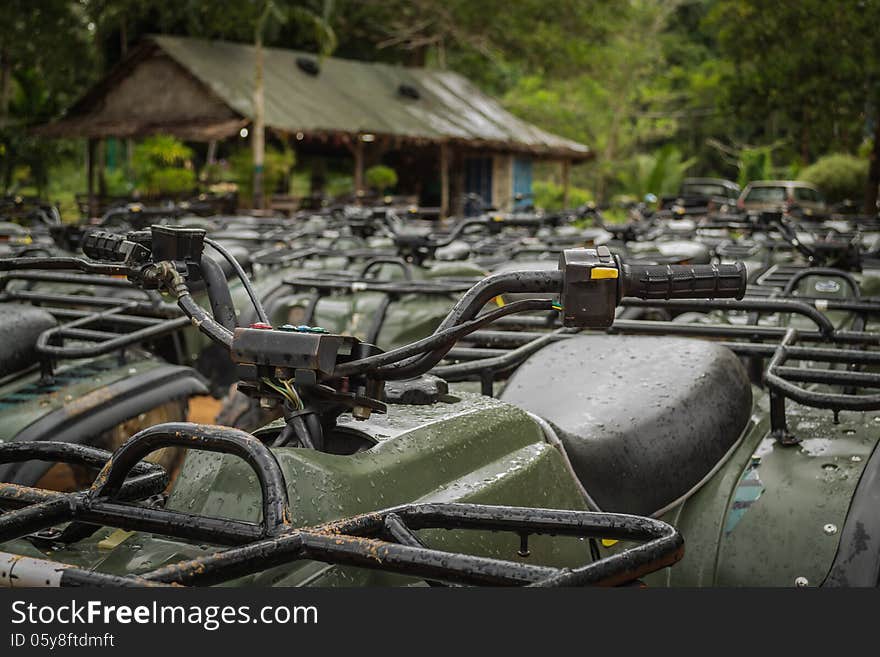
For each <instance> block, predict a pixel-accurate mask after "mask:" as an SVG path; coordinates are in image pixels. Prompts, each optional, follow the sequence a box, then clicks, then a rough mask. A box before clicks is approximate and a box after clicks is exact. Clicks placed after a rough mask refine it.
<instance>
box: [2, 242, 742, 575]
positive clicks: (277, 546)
mask: <svg viewBox="0 0 880 657" xmlns="http://www.w3.org/2000/svg"><path fill="white" fill-rule="evenodd" d="M203 239H204V233H203V232H202V231H197V230H186V229H176V230H175V229H169V228H163V227H154V228H153V229H152V231H151V232H150V233H149V234H145V233H138V234H132V235H129V236H128V238H127V239H126V238H123V237H112V236H106V235H105V236H101V237H99V238H98V239H96V240H91V243H90V244H86V249H85V251H86V253H87V254H88V255H89V256H90V257H92V258H93V261H86V260H76V261H64V262H62V263H59V267H70V268H75V269H78V270H80V271H84V272H86V273H88V274H92V275H94V274H101V275H111V276H114V275H116V276H118V275H125V276H127V277H129V278H130V279H131V280H132V281H134V282H135V283H136V284H138V285H139V286H141V287H144V288H147V289H160V290H163V291H167V292H168V293H170V294H172V295H173V297H174V298H176V300H177V303H178V305H179V307H180V308H181V309H182V310H183V312H184V313H185V314H186V315H187V316H188V317H189V318H190V319H191V321H193V323H195V324H197V325H198V326H199V328H200V330H202V331H203V332H204V333H205V334H206V335H208V336H209V337H211V339H212V340H215V341H217V342H218V343H220V344H222V345H225V346H226V347H227V348H228V349H229V351H230V353H231V354H232V357H233V359H234V360H235V361H236V362H237V364H238V371H239V376H240V384H239V388H240V389H241V390H243V391H245V392H247V393H248V394H250V395H252V396H254V397H256V398H258V399H260V400H261V402H263V403H265V404H267V405H272V404H277V405H281V406H283V408H284V413H283V415H284V417H283V419H282V420H281V421H279V422H277V423H274V424H272V425H270V426H267V427H264V428H262V429H261V430H259V431H257V432H255V433H254V434H247V433H245V432H242V431H240V430H236V429H231V428H224V427H216V426H204V425H194V424H187V423H169V424H160V425H156V426H154V427H151V428H148V429H145V430H144V431H142V432H140V433H138V434H137V435H135V436H134V437H132V438H131V439H130V441H129V442H127V443H126V444H125V445H124V446H123V447H121V448H120V449H119V450H117V451H116V453H115V454H113V455H111V454H109V453H106V452H99V451H97V450H87V449H82V448H77V447H76V446H72V445H70V444H68V443H59V442H55V441H44V442H40V443H21V444H11V445H3V446H0V461H5V462H22V461H31V460H34V459H37V460H48V461H50V462H52V461H58V460H62V461H74V462H77V463H80V464H84V465H90V466H92V467H95V468H97V469H100V473H99V474H98V476H97V477H96V479H95V480H94V483H93V484H92V486H91V487H90V488H89V489H88V490H87V491H85V492H82V493H75V494H58V493H51V492H47V491H45V490H41V489H36V488H29V487H22V486H16V485H11V484H6V485H2V486H0V506H2V507H3V508H5V509H9V510H8V511H7V512H6V513H4V514H3V515H2V516H0V540H2V541H3V550H5V551H6V554H4V555H3V558H4V559H8V563H9V564H10V565H12V566H13V569H12V575H13V577H20V578H21V579H20V580H15V579H12V580H11V583H13V584H19V583H24V584H28V585H37V584H39V585H46V584H48V585H82V584H88V585H156V584H169V583H177V584H217V583H234V584H258V585H370V584H413V583H427V584H438V583H468V584H539V585H574V584H596V583H598V584H622V583H628V582H632V581H634V580H638V579H640V578H642V577H644V576H646V575H647V574H648V573H650V572H653V571H656V570H658V569H661V568H664V567H666V566H668V565H671V564H672V563H674V562H675V561H676V560H678V559H679V558H680V556H681V549H682V544H681V537H680V535H679V534H678V533H677V532H676V531H675V530H674V529H672V528H671V526H670V525H669V524H668V523H666V522H663V521H658V520H652V519H648V518H645V517H634V516H632V515H629V514H613V513H612V514H608V513H605V512H600V511H597V510H595V507H596V504H595V501H594V500H593V498H592V497H591V495H590V493H589V492H587V488H585V486H584V484H583V483H582V482H581V480H580V479H579V478H578V475H577V474H576V471H575V470H574V466H573V461H572V459H571V458H570V457H569V453H568V452H567V450H566V449H565V448H564V447H563V445H562V443H561V442H560V440H559V436H558V435H557V433H556V432H555V431H554V430H553V429H552V427H551V426H550V425H549V424H548V423H547V422H546V421H545V420H543V419H541V418H540V417H538V416H536V415H532V414H530V413H529V412H527V411H526V410H523V409H522V408H520V407H518V406H516V405H513V404H510V403H506V402H504V401H499V400H495V399H491V398H488V397H482V396H480V395H476V394H469V393H456V394H450V392H449V390H448V388H447V386H446V384H445V382H443V381H442V380H440V379H438V378H436V377H431V376H428V375H426V373H427V372H428V371H429V370H431V369H432V368H433V367H434V366H435V365H436V364H437V363H439V362H440V360H441V359H442V358H443V357H444V356H445V355H446V354H447V353H448V352H449V350H450V349H451V348H452V347H453V345H454V344H455V342H456V341H457V340H458V339H460V338H463V337H464V336H466V335H468V334H469V333H472V332H474V331H476V330H478V329H480V328H482V327H484V326H487V325H489V324H491V323H492V322H493V321H496V320H498V319H501V318H504V317H507V316H511V315H513V314H515V313H518V312H524V311H550V310H552V309H554V308H558V311H559V312H560V313H561V314H562V317H563V322H564V323H565V324H566V325H567V326H569V327H571V328H570V329H569V330H578V329H579V328H582V327H605V326H608V325H609V324H610V323H611V322H612V321H613V318H614V310H615V307H616V306H617V304H618V302H619V301H620V299H621V298H622V297H623V296H637V297H644V298H653V297H656V298H666V297H673V298H690V297H697V298H703V297H718V298H724V297H737V296H741V295H742V293H743V292H744V290H745V276H744V270H743V269H742V267H741V266H739V265H726V266H718V267H716V266H707V267H680V268H675V267H669V266H663V267H654V266H629V265H626V264H625V263H622V262H621V261H620V260H619V259H618V258H616V257H615V256H613V255H611V254H610V252H608V251H607V250H603V249H601V248H600V249H597V250H589V249H576V250H571V251H568V252H565V253H564V254H563V257H562V259H561V263H560V269H559V270H558V271H554V272H550V271H532V272H529V271H524V272H517V273H507V274H500V275H495V276H490V277H488V278H486V279H484V280H482V281H481V282H479V283H477V284H475V285H474V286H472V287H471V288H470V289H469V290H468V291H466V292H465V293H464V295H463V296H462V297H461V298H460V300H459V301H458V302H457V303H456V304H455V305H454V307H453V309H452V310H451V311H450V313H449V314H448V316H447V318H446V319H445V320H444V321H443V322H442V323H441V325H440V326H439V327H438V329H437V330H436V331H435V332H434V333H433V334H432V335H430V336H428V337H426V338H423V339H421V340H418V341H416V342H413V343H410V344H407V345H404V346H402V347H399V348H397V349H391V350H389V351H382V350H381V349H379V348H378V347H376V346H374V345H371V344H368V343H364V342H361V341H360V340H358V339H356V338H354V337H351V336H346V335H340V334H333V333H329V332H325V331H323V330H320V329H316V328H313V327H283V328H281V329H275V328H271V327H270V326H268V325H265V324H257V325H254V326H251V327H235V328H234V329H229V328H227V327H226V326H224V325H223V324H222V323H221V322H220V321H218V320H217V318H216V317H215V316H213V313H212V312H210V311H208V310H207V309H205V308H203V307H201V306H200V305H199V304H198V303H197V302H196V301H195V300H194V298H193V295H192V294H191V292H190V290H189V287H188V281H189V280H191V279H193V280H196V279H198V278H199V273H198V268H199V266H200V263H201V260H202V259H201V251H202V243H203ZM40 266H43V267H44V266H45V263H40ZM507 292H511V293H518V294H523V293H529V294H533V295H534V294H538V295H544V298H538V299H523V300H519V301H515V302H511V303H509V304H507V305H505V306H504V307H499V308H496V309H494V310H491V311H488V312H482V311H483V309H484V307H485V306H486V304H487V302H488V301H490V300H491V299H493V298H494V297H496V296H498V295H499V294H504V293H507ZM554 297H555V298H554ZM481 312H482V314H481ZM719 352H722V350H720V349H719ZM585 356H586V354H585ZM723 358H724V362H722V363H720V365H721V367H720V371H718V372H717V376H718V377H720V378H721V379H726V378H731V377H733V378H735V377H736V371H733V372H732V373H731V372H726V370H725V368H724V367H723V366H724V365H725V364H726V363H728V362H729V361H733V362H735V359H734V358H733V356H732V355H730V354H727V355H726V356H723ZM608 374H609V375H614V374H615V373H614V372H609V373H608ZM694 381H695V382H697V384H699V382H700V378H699V373H695V379H694ZM722 383H723V381H722ZM688 385H689V387H690V386H691V385H693V384H692V383H691V382H688ZM710 392H711V393H712V394H715V391H714V389H713V390H712V391H710ZM713 401H714V400H713ZM741 401H742V400H740V402H741ZM725 435H726V434H725ZM688 437H692V435H691V434H688ZM715 442H717V441H715V440H714V439H713V437H712V436H708V437H704V438H703V440H702V441H697V443H696V444H695V445H694V446H693V448H691V447H689V446H688V445H687V441H684V440H681V441H678V443H676V444H675V445H673V446H672V447H673V450H674V452H675V453H673V454H671V455H670V457H671V458H673V459H676V458H682V459H688V458H690V457H693V458H694V463H693V464H692V465H691V467H690V468H689V472H688V473H687V474H688V477H689V479H688V481H672V482H669V483H670V484H671V487H672V488H673V489H677V488H680V487H681V486H689V485H692V482H691V481H690V478H692V477H693V476H694V475H699V476H702V475H704V474H706V473H707V472H709V471H710V470H711V469H712V467H713V461H712V459H713V458H715V457H718V454H717V449H715V447H717V445H715V444H714V443H715ZM168 446H186V447H187V448H188V454H187V458H186V461H185V463H184V466H183V468H182V470H181V472H180V474H179V476H178V477H177V479H176V481H175V484H174V487H173V489H172V490H171V491H170V493H169V494H168V495H167V496H165V495H162V494H161V493H162V492H163V490H164V489H165V486H166V481H165V479H164V475H163V473H162V472H161V471H160V470H159V469H158V468H157V467H156V466H150V465H146V464H143V463H140V461H141V459H142V458H143V457H145V456H146V455H147V454H148V453H150V452H151V451H153V450H156V449H159V448H162V447H168ZM609 455H610V453H609ZM645 474H646V476H649V477H650V478H651V479H652V480H657V481H659V480H661V479H662V478H663V477H662V475H663V471H661V470H658V471H657V472H656V473H652V472H651V471H650V469H649V470H648V471H646V472H645ZM588 485H589V484H588ZM633 485H637V484H636V482H633ZM666 488H668V486H667V487H666ZM666 493H668V490H665V489H664V491H662V492H659V493H658V495H664V494H666ZM499 505H503V506H499ZM546 509H555V510H546ZM440 530H451V531H440ZM578 538H581V539H584V540H577V539H578ZM223 548H228V549H223ZM0 570H2V569H0ZM5 572H8V571H5Z"/></svg>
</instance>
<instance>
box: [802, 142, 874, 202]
mask: <svg viewBox="0 0 880 657" xmlns="http://www.w3.org/2000/svg"><path fill="white" fill-rule="evenodd" d="M800 178H801V180H806V181H807V182H811V183H813V184H814V185H816V187H818V188H819V189H820V190H822V192H823V193H824V194H825V197H826V198H827V199H828V200H829V201H832V202H839V201H845V200H855V199H861V197H862V195H863V194H864V193H865V184H866V183H867V180H868V161H867V160H866V159H863V158H859V157H855V156H854V155H847V154H845V153H833V154H831V155H825V156H824V157H820V158H819V159H818V160H816V161H815V162H814V163H813V164H811V165H810V166H808V167H806V168H805V169H803V170H801V172H800Z"/></svg>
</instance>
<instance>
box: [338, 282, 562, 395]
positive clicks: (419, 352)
mask: <svg viewBox="0 0 880 657" xmlns="http://www.w3.org/2000/svg"><path fill="white" fill-rule="evenodd" d="M552 306H553V301H551V300H550V299H525V300H522V301H514V302H513V303H510V304H507V305H506V306H503V307H501V308H496V309H495V310H492V311H490V312H487V313H485V314H483V315H480V316H479V317H477V318H476V319H471V320H468V321H461V322H459V323H458V324H455V325H453V326H449V327H446V328H445V329H437V331H435V332H434V333H433V334H431V335H429V336H428V337H426V338H422V339H421V340H418V341H416V342H412V343H410V344H408V345H404V346H403V347H399V348H398V349H392V350H391V351H386V352H384V353H381V354H375V355H373V356H368V357H366V358H361V359H359V360H355V361H351V362H348V363H343V364H341V365H339V366H338V367H336V369H335V370H334V376H340V377H342V376H352V375H355V374H360V373H362V372H366V371H368V370H374V369H375V371H374V372H373V374H379V375H380V376H379V377H378V378H385V379H407V378H410V377H413V376H418V375H419V374H422V373H424V372H427V371H428V370H429V369H431V368H432V367H434V365H436V364H437V363H439V362H440V361H441V360H442V359H443V357H444V356H445V355H446V354H447V353H449V350H450V349H451V348H452V346H453V345H454V344H455V342H456V341H457V340H459V339H460V338H461V337H463V336H465V335H467V334H469V333H473V332H474V331H476V330H478V329H480V328H482V327H483V326H486V325H487V324H491V323H492V322H494V321H496V320H498V319H500V318H502V317H506V316H507V315H513V314H514V313H520V312H528V311H535V310H551V309H552ZM414 356H415V357H416V358H413V357H414ZM406 359H410V360H408V361H407V362H406V363H402V366H401V367H400V368H394V367H393V364H395V363H401V361H404V360H406Z"/></svg>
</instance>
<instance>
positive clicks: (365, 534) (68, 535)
mask: <svg viewBox="0 0 880 657" xmlns="http://www.w3.org/2000/svg"><path fill="white" fill-rule="evenodd" d="M164 447H186V448H187V449H190V450H200V451H209V452H219V453H223V454H231V455H235V456H237V457H239V458H241V459H243V460H245V461H246V462H247V463H248V465H249V466H250V467H251V468H252V469H253V471H254V473H255V475H256V479H257V481H258V482H259V486H260V489H261V493H262V517H261V520H260V522H259V523H254V522H245V521H240V520H231V519H223V518H216V517H208V516H203V515H197V514H191V513H185V512H181V511H176V510H170V509H166V508H164V505H163V503H162V502H159V501H157V497H156V496H157V495H159V494H161V492H162V491H163V490H164V489H165V487H166V485H167V481H168V478H167V473H166V472H165V471H164V470H163V469H162V468H161V467H160V466H157V465H154V464H148V463H146V462H144V461H142V459H143V458H144V457H146V456H147V455H148V454H150V453H151V452H153V451H155V450H158V449H162V448H164ZM35 459H36V460H44V461H52V462H65V463H77V464H80V465H87V466H91V467H93V468H96V469H100V472H99V473H98V475H97V477H96V478H95V480H94V483H93V484H92V485H91V487H90V488H89V489H88V490H87V491H84V492H78V493H58V492H54V491H49V490H43V489H39V488H31V487H25V486H18V485H15V484H0V508H2V509H4V510H5V512H4V513H2V514H0V542H2V543H6V542H9V541H13V540H16V539H24V540H29V541H30V542H32V543H33V544H35V545H38V546H43V547H51V545H53V544H55V545H61V544H73V543H76V542H78V541H82V540H84V539H86V538H88V537H89V536H91V535H92V534H94V532H95V531H97V529H98V528H99V526H109V527H117V528H121V529H125V530H130V531H141V532H150V533H153V534H157V535H161V536H164V537H168V538H171V539H176V540H181V541H192V542H198V543H208V544H211V545H214V546H218V548H217V550H216V551H215V552H213V553H211V554H207V555H205V556H201V557H197V558H195V559H191V560H187V561H182V562H179V563H175V564H169V565H165V566H162V567H159V568H157V569H154V570H150V571H147V572H141V573H138V574H129V575H111V574H105V573H101V572H97V571H93V570H86V569H83V568H77V567H73V566H69V565H67V564H62V563H58V562H53V561H49V560H44V559H35V558H30V557H23V556H20V555H16V554H11V553H9V552H0V585H7V586H135V587H144V586H163V585H166V586H167V585H185V586H206V585H213V584H220V583H223V582H229V581H232V580H235V579H237V578H241V577H244V576H247V575H250V574H254V573H257V572H260V571H263V570H266V569H268V568H272V567H277V566H283V565H285V564H292V563H294V562H298V561H302V560H313V561H320V562H324V563H328V564H336V565H347V566H357V567H361V568H368V569H376V570H380V571H384V572H388V573H395V574H399V575H404V576H408V577H410V578H413V579H414V580H422V581H425V582H427V583H428V584H433V585H438V584H440V585H443V584H453V585H462V584H463V585H501V586H516V585H529V586H585V585H605V586H612V585H621V584H627V583H630V582H633V581H636V580H638V578H639V577H641V576H643V575H645V574H647V573H649V572H653V571H655V570H658V569H660V568H663V567H666V566H669V565H672V564H673V563H675V562H676V561H678V560H679V559H680V558H681V556H682V554H683V540H682V537H681V535H680V534H679V533H678V532H677V531H676V530H675V529H674V528H673V527H672V526H670V525H668V524H666V523H664V522H662V521H659V520H654V519H650V518H644V517H640V516H632V515H625V514H614V513H598V512H586V511H560V510H546V509H534V508H522V507H498V506H487V505H478V504H458V503H436V504H432V503H425V504H407V505H403V506H397V507H394V508H390V509H385V510H382V511H376V512H373V513H365V514H362V515H358V516H354V517H350V518H345V519H340V520H334V521H332V522H327V523H325V524H321V525H317V526H313V527H294V526H292V524H291V521H290V507H289V501H288V495H287V482H286V481H285V478H284V474H283V472H282V470H281V467H280V466H279V464H278V461H277V460H276V458H275V455H274V454H273V453H272V451H271V450H270V449H269V448H268V447H267V446H266V445H264V444H263V443H262V442H260V440H259V439H257V438H256V437H254V436H252V435H250V434H247V433H245V432H243V431H240V430H237V429H230V428H225V427H217V426H207V425H196V424H188V423H170V424H163V425H158V426H155V427H152V428H150V429H146V430H144V431H141V432H140V433H138V434H136V435H135V436H133V437H132V438H131V440H129V441H128V442H127V443H125V444H124V445H123V446H122V447H120V448H119V449H118V450H117V451H116V452H115V453H113V454H110V453H109V452H106V451H102V450H98V449H93V448H87V447H82V446H77V445H71V444H68V443H57V442H40V443H17V444H8V445H0V463H10V462H22V461H28V460H35ZM62 525H64V526H63V528H61V527H60V526H62ZM423 529H468V530H477V531H487V532H509V533H513V534H515V535H517V536H518V537H519V545H520V553H521V554H525V553H527V552H528V539H529V536H531V535H541V534H550V535H556V536H571V537H579V538H584V539H590V541H591V542H592V541H593V540H595V539H598V538H610V539H618V540H624V541H629V542H634V543H636V545H634V546H632V547H627V548H625V549H622V550H620V551H618V552H615V553H613V554H611V555H609V556H605V557H598V554H597V551H596V550H592V549H591V550H590V555H587V554H586V548H585V555H584V558H585V563H584V564H583V565H581V566H578V567H574V568H556V567H548V566H542V565H536V564H527V563H523V562H522V561H508V560H503V559H496V558H488V557H483V556H477V555H473V554H465V553H457V552H447V551H441V550H437V549H432V548H431V547H429V546H428V545H426V544H425V542H424V540H423V538H422V537H420V536H419V535H418V534H417V532H418V531H419V530H423ZM441 583H443V584H441Z"/></svg>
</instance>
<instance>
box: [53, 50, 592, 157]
mask: <svg viewBox="0 0 880 657" xmlns="http://www.w3.org/2000/svg"><path fill="white" fill-rule="evenodd" d="M149 42H151V43H153V44H155V46H157V47H158V48H159V49H160V50H161V51H162V52H164V53H165V54H167V55H168V56H169V57H170V58H171V59H173V60H174V61H175V62H177V63H178V64H179V65H180V66H181V67H183V68H184V69H185V70H186V71H187V72H188V73H189V74H190V75H191V76H192V77H193V78H194V79H196V80H198V81H199V82H200V83H202V84H203V85H205V87H207V88H208V89H209V90H210V91H211V92H212V94H213V95H214V96H215V97H217V98H218V99H220V100H221V101H222V102H223V103H225V104H226V105H228V106H229V108H230V109H232V110H233V111H234V112H235V113H236V114H238V115H240V116H241V117H243V118H247V119H250V118H252V117H253V84H254V68H255V63H254V48H253V46H250V45H244V44H239V43H230V42H225V41H207V40H203V39H194V38H188V37H175V36H164V35H163V36H152V37H150V38H149ZM263 53H264V79H265V121H266V125H267V127H269V128H273V129H276V130H280V131H285V132H288V133H297V132H302V133H304V134H309V135H315V134H317V135H321V134H325V135H329V134H333V133H345V134H348V135H356V134H358V133H372V134H376V135H387V136H391V137H396V138H399V139H401V140H420V141H426V142H442V141H450V142H456V141H458V142H468V143H472V144H473V143H475V142H476V144H474V145H480V146H482V147H487V148H491V149H494V150H502V151H513V152H531V153H534V154H536V155H544V156H558V157H566V158H571V159H574V160H583V159H587V158H589V157H592V152H591V151H590V149H589V148H588V147H587V146H585V145H584V144H580V143H578V142H575V141H572V140H569V139H565V138H563V137H559V136H557V135H553V134H551V133H549V132H546V131H544V130H541V129H540V128H538V127H537V126H534V125H532V124H530V123H528V122H526V121H523V120H521V119H518V118H516V117H515V116H513V115H512V114H511V113H510V112H508V111H507V110H505V109H504V108H503V107H502V106H501V104H500V103H499V102H498V101H496V100H495V99H493V98H491V97H490V96H488V95H486V94H485V93H483V92H482V91H480V90H479V89H478V88H477V87H476V86H475V85H474V84H472V83H471V82H470V81H469V80H467V79H466V78H464V77H463V76H461V75H459V74H457V73H453V72H451V71H444V70H435V69H428V68H409V67H403V66H395V65H389V64H379V63H372V62H362V61H354V60H348V59H340V58H336V57H325V58H318V57H317V56H316V55H314V54H312V53H305V52H299V51H294V50H283V49H279V48H264V49H263ZM298 60H300V61H302V60H307V61H311V62H314V63H316V64H317V65H318V67H319V71H318V73H317V74H310V73H309V72H307V71H306V70H303V67H301V66H300V65H299V64H298V63H297V62H298ZM112 76H113V73H111V74H110V75H108V78H106V79H105V81H103V82H102V83H99V85H98V87H97V88H96V89H93V90H92V92H91V93H90V94H89V95H87V96H86V97H85V98H84V99H83V100H82V101H80V102H79V103H77V105H75V106H74V107H73V108H72V113H73V114H80V115H81V114H82V112H83V110H85V111H86V113H87V112H88V110H87V108H85V107H83V105H84V101H86V100H87V99H88V98H90V97H94V96H95V92H96V91H98V90H99V89H101V90H102V92H99V93H107V89H108V82H109V79H110V78H112ZM116 77H117V79H118V77H119V73H118V72H117V74H116ZM401 85H404V86H405V87H408V88H409V89H405V92H406V91H410V95H416V96H417V97H416V98H413V97H410V95H406V93H401ZM413 89H414V90H417V94H412V93H411V91H412V90H413ZM82 118H84V117H82ZM82 118H79V119H77V120H78V121H80V122H82ZM65 120H68V119H63V120H62V122H64V121H65Z"/></svg>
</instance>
